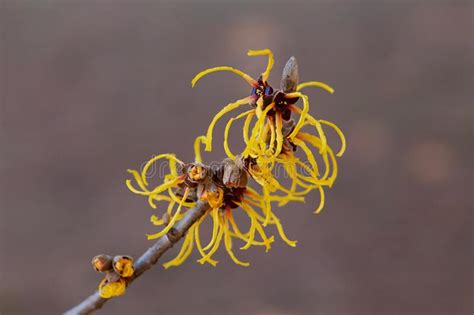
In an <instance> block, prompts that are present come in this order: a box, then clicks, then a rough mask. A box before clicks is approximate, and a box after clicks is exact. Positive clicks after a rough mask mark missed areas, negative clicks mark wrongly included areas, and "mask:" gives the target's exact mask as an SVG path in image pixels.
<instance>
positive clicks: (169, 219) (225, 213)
mask: <svg viewBox="0 0 474 315" xmlns="http://www.w3.org/2000/svg"><path fill="white" fill-rule="evenodd" d="M248 55H250V56H261V55H263V56H267V57H268V64H267V67H266V70H265V71H264V72H263V73H262V74H261V75H260V77H259V78H258V79H254V78H252V77H251V76H249V75H247V74H245V73H244V72H242V71H240V70H237V69H235V68H232V67H227V66H222V67H216V68H210V69H207V70H204V71H202V72H200V73H199V74H198V75H196V76H195V77H194V79H193V80H192V86H194V85H195V84H196V82H197V81H198V80H199V79H201V78H202V77H203V76H205V75H207V74H210V73H213V72H217V71H230V72H233V73H235V74H237V75H239V76H240V77H242V78H243V79H244V80H245V81H246V82H247V83H248V84H249V85H250V86H251V92H250V95H249V96H247V97H244V98H241V99H239V100H237V101H235V102H232V103H230V104H228V105H227V106H225V107H224V108H223V109H222V110H221V111H220V112H218V113H217V114H216V115H215V116H214V118H213V119H212V121H211V122H210V124H209V127H208V129H207V133H206V135H205V136H199V137H197V138H196V140H195V145H194V151H195V162H193V163H184V162H182V161H181V160H179V159H178V158H177V157H176V156H175V155H174V154H160V155H158V156H155V157H153V158H152V159H150V160H149V161H148V162H146V164H145V165H144V167H142V168H141V169H140V170H128V171H129V173H130V174H131V175H132V179H128V180H127V181H126V185H127V187H128V188H129V189H130V190H131V191H132V192H133V193H135V194H137V195H141V196H145V197H146V198H147V199H148V203H149V205H150V207H151V208H153V209H156V208H157V204H158V203H160V202H162V203H165V206H164V207H163V208H164V209H165V208H166V210H165V211H163V214H162V215H161V216H160V217H158V216H156V215H153V216H151V223H152V224H154V225H155V226H160V227H161V230H160V231H159V232H157V233H155V234H148V235H147V237H148V239H155V238H159V237H162V236H164V235H166V234H167V233H169V232H170V231H172V229H173V226H174V225H175V224H176V222H178V221H179V220H181V219H182V218H183V217H184V215H185V213H186V210H187V209H189V208H191V207H193V206H195V204H196V202H198V201H201V202H207V203H208V204H209V210H208V211H206V213H205V214H204V215H203V216H202V217H201V218H200V219H199V220H198V221H197V222H196V223H195V224H194V225H192V226H191V228H190V229H189V230H188V232H187V233H186V235H185V236H184V242H183V244H182V247H181V250H180V252H179V253H178V255H177V256H176V257H175V258H174V259H172V260H171V261H168V262H166V263H165V264H164V267H165V268H169V267H171V266H178V265H180V264H182V263H183V262H184V261H185V260H186V259H187V258H188V257H189V256H190V254H191V252H192V250H193V248H194V247H196V248H197V251H198V252H199V254H200V258H199V260H198V262H200V263H201V264H205V263H207V264H210V265H212V266H215V265H216V264H217V263H218V262H217V260H215V259H214V258H213V257H214V254H215V253H216V251H217V250H218V248H219V246H220V245H221V244H222V243H223V244H224V247H225V249H226V251H227V253H228V255H229V256H230V258H231V259H232V260H233V261H234V262H235V263H236V264H238V265H241V266H248V265H249V263H248V262H243V261H241V260H240V259H239V258H237V256H236V255H235V253H234V248H233V244H234V243H235V242H236V241H238V242H240V244H241V246H240V249H241V250H246V249H248V248H250V247H251V246H262V247H264V248H265V250H266V251H268V250H269V249H270V248H271V244H272V243H273V242H274V240H275V238H274V236H272V235H270V234H269V232H268V229H267V228H268V227H271V226H274V227H275V229H276V231H277V232H278V235H279V236H280V238H281V239H282V240H283V241H284V242H286V243H287V244H288V245H290V246H295V245H296V241H292V240H290V239H288V237H287V236H286V234H285V232H284V230H283V227H282V225H281V222H280V219H279V218H278V217H277V215H276V214H275V211H273V209H272V207H273V206H274V204H275V203H276V204H277V205H278V206H284V205H286V204H287V203H288V202H291V201H297V202H303V201H304V197H305V196H306V195H307V194H308V193H310V192H311V191H313V190H318V191H319V194H320V205H319V206H318V207H317V209H316V212H319V211H321V209H322V208H323V206H324V200H325V196H324V188H326V187H331V186H332V185H333V183H334V181H335V179H336V177H337V171H338V168H337V158H338V157H340V156H342V154H343V153H344V150H345V139H344V135H343V133H342V131H341V130H340V129H339V128H338V127H337V126H336V125H335V124H333V123H331V122H329V121H326V120H321V119H317V118H315V117H314V116H313V115H311V114H310V113H309V109H310V105H309V98H308V96H307V95H305V94H303V93H301V90H302V89H303V88H306V87H310V86H314V87H320V88H322V89H324V90H326V91H327V92H329V93H333V92H334V90H333V89H332V88H331V87H330V86H328V85H327V84H324V83H321V82H316V81H311V82H306V83H301V84H298V68H297V64H296V60H295V58H293V57H292V58H290V60H289V61H288V63H287V64H286V66H285V68H284V71H283V77H282V80H281V86H280V89H274V88H273V87H272V86H270V84H269V83H268V79H269V75H270V71H271V70H272V67H273V63H274V60H273V54H272V52H271V51H270V50H268V49H264V50H250V51H249V52H248ZM300 100H301V101H302V107H299V106H298V105H297V103H298V102H299V101H300ZM244 105H250V109H249V110H246V111H244V112H241V113H239V114H238V115H236V116H234V117H231V118H230V119H229V120H228V121H227V123H226V126H225V131H224V150H225V152H226V155H227V158H226V159H224V160H223V161H222V162H219V163H217V164H216V165H213V166H209V165H206V164H204V163H203V162H202V155H201V146H202V145H204V147H205V151H212V144H213V131H214V127H215V126H216V124H217V123H218V122H219V120H220V119H221V118H222V117H224V115H226V114H227V113H229V112H231V111H234V110H236V109H238V108H240V107H242V106H244ZM292 116H296V117H297V119H296V120H294V119H292ZM239 119H244V122H243V133H242V134H243V141H244V143H245V150H244V151H243V152H241V153H240V154H234V153H233V152H232V150H231V149H230V145H229V131H230V129H231V126H232V124H233V122H234V121H236V120H239ZM325 127H329V128H332V129H333V130H335V132H336V134H337V135H338V136H339V138H340V140H341V148H340V149H339V151H338V152H337V153H335V151H334V150H333V149H332V147H331V146H330V145H329V144H328V141H327V138H326V135H325V131H324V128H325ZM161 160H165V161H166V162H167V165H168V166H169V170H168V171H167V174H166V175H165V176H164V178H163V182H161V183H158V184H154V183H151V181H152V180H154V179H153V178H149V176H148V174H149V173H150V169H152V167H154V165H155V163H159V162H160V161H161ZM321 163H322V165H323V167H322V168H321V167H320V164H321ZM279 165H280V166H282V167H283V168H284V170H285V172H286V173H287V174H288V176H289V178H290V180H291V184H289V186H288V187H285V186H284V185H283V184H281V183H280V182H279V180H278V178H277V176H275V168H276V167H277V166H279ZM251 180H253V181H255V182H256V183H257V185H254V187H252V186H251ZM236 211H241V212H243V213H244V214H245V217H246V218H248V224H247V226H248V230H247V229H245V230H243V228H242V225H241V224H237V222H236V220H235V219H234V214H235V212H236ZM208 218H209V219H208ZM207 219H208V220H209V221H210V222H212V230H211V231H210V235H209V236H208V239H209V241H208V242H207V243H206V244H204V243H203V242H202V235H201V234H202V231H201V225H202V223H203V222H204V221H205V220H207Z"/></svg>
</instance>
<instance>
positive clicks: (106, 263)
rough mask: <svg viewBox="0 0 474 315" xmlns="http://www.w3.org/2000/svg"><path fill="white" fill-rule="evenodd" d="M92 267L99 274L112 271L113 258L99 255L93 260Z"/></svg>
mask: <svg viewBox="0 0 474 315" xmlns="http://www.w3.org/2000/svg"><path fill="white" fill-rule="evenodd" d="M91 263H92V267H93V268H94V269H95V270H96V271H98V272H104V271H107V270H111V269H112V256H110V255H104V254H101V255H97V256H95V257H94V258H92V262H91Z"/></svg>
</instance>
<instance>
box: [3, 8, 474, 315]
mask: <svg viewBox="0 0 474 315" xmlns="http://www.w3.org/2000/svg"><path fill="white" fill-rule="evenodd" d="M0 14H1V16H0V31H1V40H0V48H1V49H0V54H1V56H0V57H1V58H0V91H1V101H0V102H1V107H0V119H1V132H0V144H1V148H2V149H1V153H0V185H1V187H0V191H1V198H0V211H1V212H0V215H1V216H0V232H1V234H0V313H1V314H2V315H6V314H57V313H60V312H62V311H64V310H66V309H68V308H69V307H71V306H73V305H74V304H76V303H77V302H79V301H80V300H81V299H82V298H84V297H85V296H86V295H88V294H90V293H91V292H92V290H93V289H95V287H96V285H97V283H98V282H99V280H100V276H99V275H98V274H96V273H95V272H94V271H93V270H92V269H91V267H90V258H91V257H92V256H94V255H96V254H98V253H102V252H106V253H111V254H130V255H133V256H135V257H137V256H139V255H140V254H141V253H142V252H143V251H144V250H145V249H146V248H147V247H148V246H149V245H151V243H150V242H149V241H147V240H146V239H145V233H149V232H154V231H156V229H154V228H153V227H152V226H151V225H150V224H149V216H150V215H151V214H153V213H154V212H153V211H152V209H150V208H149V207H148V205H147V203H146V200H145V199H143V198H141V197H138V196H136V195H134V194H132V193H130V192H129V191H128V190H127V188H126V187H125V185H124V180H125V178H127V177H128V176H127V173H126V169H127V168H137V167H139V165H140V164H141V163H142V162H143V161H145V160H147V159H148V158H150V157H151V156H153V154H157V153H163V152H175V153H177V154H178V156H180V157H181V158H182V159H183V160H186V161H190V160H192V159H193V153H192V144H193V140H194V137H195V136H197V135H200V134H203V133H204V132H205V130H206V128H207V125H208V123H209V121H210V119H211V117H212V115H213V114H214V113H216V112H217V111H218V110H219V109H220V108H221V107H222V106H223V105H225V104H227V103H228V102H229V101H232V100H234V99H237V98H240V97H243V96H245V95H247V94H248V93H249V88H248V86H247V85H246V84H245V83H244V82H243V81H242V80H241V79H239V78H237V77H235V76H234V75H232V74H226V73H220V74H215V75H212V76H209V77H208V78H206V79H205V80H203V81H202V82H200V83H199V85H198V86H197V88H195V89H191V86H190V80H191V78H192V77H193V76H194V75H195V74H196V73H197V72H198V71H200V70H201V69H204V68H206V67H211V66H216V65H230V66H235V67H238V68H240V69H242V70H244V71H248V72H249V73H250V74H251V75H254V76H257V75H258V73H260V72H261V71H263V69H264V67H265V64H266V60H265V58H257V57H252V58H250V57H247V56H246V54H245V53H246V51H247V49H261V48H266V47H268V48H271V49H273V51H274V52H275V57H276V63H275V68H274V71H273V74H272V76H271V78H270V80H271V82H273V85H274V86H278V82H279V77H280V73H281V70H282V68H283V65H284V63H285V61H286V60H287V58H288V57H290V56H291V55H295V56H296V57H297V58H298V61H299V66H300V73H301V79H302V80H321V81H324V82H327V83H329V84H331V85H332V86H334V87H335V89H336V94H335V95H332V96H331V95H328V94H327V93H324V92H323V91H318V90H316V89H315V90H308V91H307V93H308V94H309V96H310V98H311V106H312V107H311V112H312V113H313V114H315V115H319V117H321V118H325V119H328V120H331V121H334V122H336V123H338V124H339V126H341V128H342V129H343V130H344V131H345V134H346V136H347V139H348V150H347V154H346V155H345V156H344V158H343V159H341V160H340V177H339V178H338V180H337V182H336V185H335V186H334V188H333V189H331V190H329V191H328V193H327V205H326V208H325V210H324V211H323V213H322V214H321V215H319V216H316V215H314V214H313V213H312V210H313V209H314V207H315V205H316V203H317V201H318V197H317V194H316V193H315V194H313V195H311V196H310V197H309V198H308V201H307V202H306V204H290V205H288V206H287V207H285V208H283V209H281V210H278V213H279V214H280V216H281V218H282V220H283V223H284V225H285V227H286V231H287V233H288V235H289V236H290V237H291V238H293V239H297V240H298V241H299V243H298V246H297V247H296V248H290V247H288V246H286V245H284V244H283V243H282V242H281V241H278V242H277V243H276V244H275V246H274V247H273V249H272V250H271V251H270V252H269V253H264V251H263V250H262V249H261V248H257V249H252V250H249V251H247V252H238V255H239V257H240V258H241V259H242V260H246V261H250V262H251V267H250V268H247V269H246V268H242V267H238V266H236V265H234V264H233V263H232V262H231V260H230V259H229V258H228V257H227V256H226V254H225V253H224V251H223V250H221V251H220V252H219V254H218V255H217V257H218V258H221V263H220V264H219V265H218V267H217V268H212V267H210V266H202V265H200V264H198V263H196V262H195V261H194V260H195V258H196V257H197V255H195V253H194V254H193V256H192V258H191V259H189V260H188V261H187V262H186V263H185V264H184V265H183V266H181V267H179V268H175V269H171V270H167V271H165V270H164V269H162V268H161V267H159V266H157V267H156V268H154V269H152V270H151V271H150V272H149V273H148V274H146V276H144V277H143V278H141V279H140V280H139V281H137V282H136V283H134V284H133V285H132V287H130V288H129V290H128V291H127V293H126V295H125V296H124V297H122V298H119V299H115V300H113V301H111V302H109V303H108V304H107V305H106V306H105V308H104V309H103V310H101V311H100V314H131V313H132V312H133V313H134V314H232V315H233V314H257V315H271V314H272V315H283V314H297V315H298V314H324V315H326V314H327V315H343V314H344V315H345V314H357V315H359V314H360V315H365V314H382V315H392V314H393V315H399V314H410V315H415V314H420V315H425V314H426V315H428V314H429V315H435V314H436V315H438V314H439V315H444V314H453V315H454V314H455V315H458V314H459V315H461V314H471V313H472V311H473V308H472V300H473V292H472V281H473V277H472V234H471V231H472V220H471V211H472V206H473V199H472V192H473V187H472V186H473V180H472V179H473V169H472V159H473V154H472V118H473V113H472V102H473V93H472V87H473V82H472V78H473V48H474V47H473V46H474V45H473V25H472V19H473V5H472V2H471V1H430V0H424V1H375V0H373V1H280V2H271V1H246V2H238V3H237V2H231V1H205V2H201V3H196V2H191V1H186V2H185V1H176V2H174V1H164V2H163V1H131V0H130V1H66V0H64V1H23V0H18V1H14V0H8V1H5V0H3V1H2V2H1V10H0ZM222 129H223V128H222V125H220V126H219V130H222ZM233 135H234V138H239V137H240V132H239V131H238V130H237V128H235V129H234V133H233ZM330 140H331V141H335V140H336V139H335V137H333V136H331V138H330ZM221 141H222V138H221V137H218V138H217V139H216V143H217V144H216V149H217V150H216V151H215V153H213V154H212V155H207V156H206V159H207V160H213V159H217V158H219V157H222V156H223V152H222V149H221V145H220V143H221ZM335 146H336V147H337V143H336V144H335ZM176 253H177V248H175V249H173V251H172V252H171V253H168V254H167V255H166V257H165V258H166V259H170V258H172V257H174V255H175V254H176Z"/></svg>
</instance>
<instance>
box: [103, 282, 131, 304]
mask: <svg viewBox="0 0 474 315" xmlns="http://www.w3.org/2000/svg"><path fill="white" fill-rule="evenodd" d="M126 287H127V282H126V281H125V280H124V279H122V278H119V279H118V280H117V281H115V282H109V281H108V280H107V279H103V280H102V281H101V282H100V284H99V295H100V296H101V297H102V298H104V299H110V298H111V297H114V296H120V295H123V294H124V293H125V288H126Z"/></svg>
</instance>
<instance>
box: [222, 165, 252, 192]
mask: <svg viewBox="0 0 474 315" xmlns="http://www.w3.org/2000/svg"><path fill="white" fill-rule="evenodd" d="M223 164H224V170H223V173H224V174H223V175H222V182H223V183H224V185H225V186H226V187H229V188H235V187H245V186H247V180H248V178H247V173H246V172H245V170H244V169H243V168H241V167H239V165H238V164H237V163H236V162H234V161H233V160H232V159H225V160H224V161H223Z"/></svg>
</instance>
